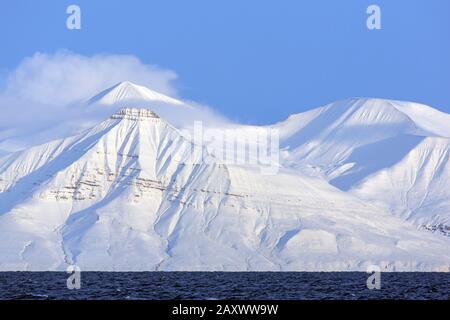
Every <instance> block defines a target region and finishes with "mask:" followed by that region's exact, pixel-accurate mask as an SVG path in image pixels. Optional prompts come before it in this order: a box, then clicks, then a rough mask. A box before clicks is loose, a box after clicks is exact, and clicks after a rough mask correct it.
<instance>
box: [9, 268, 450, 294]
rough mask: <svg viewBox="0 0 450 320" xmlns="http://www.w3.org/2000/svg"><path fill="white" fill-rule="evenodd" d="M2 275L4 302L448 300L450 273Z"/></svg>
mask: <svg viewBox="0 0 450 320" xmlns="http://www.w3.org/2000/svg"><path fill="white" fill-rule="evenodd" d="M69 276H70V275H69V274H67V273H63V272H0V299H113V300H116V299H120V300H122V299H124V300H128V299H131V300H133V299H158V300H160V299H211V300H214V299H276V300H291V299H295V300H298V299H408V300H410V299H421V300H422V299H439V300H442V299H445V300H448V299H450V274H448V273H382V274H381V288H380V289H379V290H376V289H373V290H369V289H368V288H367V285H366V282H367V278H368V277H369V276H370V275H369V274H366V273H361V272H344V273H339V272H336V273H320V272H317V273H314V272H313V273H309V272H285V273H282V272H236V273H229V272H82V273H81V278H80V279H81V288H80V289H78V290H77V289H73V290H69V289H68V288H67V278H68V277H69Z"/></svg>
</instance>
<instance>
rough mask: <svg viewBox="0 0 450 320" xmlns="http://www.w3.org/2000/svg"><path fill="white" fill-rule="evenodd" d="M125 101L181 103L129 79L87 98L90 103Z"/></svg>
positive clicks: (107, 103)
mask: <svg viewBox="0 0 450 320" xmlns="http://www.w3.org/2000/svg"><path fill="white" fill-rule="evenodd" d="M127 101H152V102H164V103H170V104H174V105H181V104H183V102H181V101H180V100H177V99H175V98H171V97H169V96H166V95H164V94H162V93H159V92H156V91H153V90H151V89H149V88H147V87H144V86H140V85H137V84H134V83H132V82H130V81H124V82H120V83H118V84H116V85H115V86H113V87H111V88H108V89H106V90H104V91H102V92H100V93H99V94H97V95H96V96H94V97H92V98H91V99H89V103H91V104H92V103H98V104H104V105H113V104H117V103H126V102H127Z"/></svg>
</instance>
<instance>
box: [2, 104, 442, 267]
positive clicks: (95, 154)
mask: <svg viewBox="0 0 450 320" xmlns="http://www.w3.org/2000/svg"><path fill="white" fill-rule="evenodd" d="M297 121H298V123H297ZM276 126H278V127H279V128H280V129H284V134H283V135H282V136H283V143H285V144H286V145H289V146H290V151H289V155H288V157H287V159H286V163H289V165H290V166H287V167H286V168H280V171H279V173H278V174H276V175H272V176H268V175H261V173H260V171H259V170H258V169H257V168H254V167H248V166H245V165H241V166H233V165H224V164H220V163H218V162H216V161H215V160H214V158H213V157H212V156H210V155H209V154H208V152H207V151H206V147H204V146H198V145H193V144H192V143H191V142H190V141H188V140H186V139H185V138H184V137H183V136H181V135H180V134H179V132H178V131H177V130H176V129H175V128H174V127H172V126H171V125H170V124H168V123H167V122H166V121H165V120H164V119H161V118H160V117H158V116H157V115H156V114H155V113H153V112H152V111H151V110H143V109H136V108H125V109H122V110H121V111H119V112H118V113H116V114H114V115H112V116H111V117H110V118H109V119H106V120H105V121H103V122H101V123H100V124H98V125H97V126H95V127H93V128H92V129H89V130H87V131H85V132H83V133H81V134H78V135H76V136H73V137H69V138H66V139H62V140H57V141H52V142H49V143H47V144H44V145H40V146H36V147H33V148H30V149H28V150H25V151H22V152H18V153H14V154H11V155H8V156H6V157H4V158H1V159H0V270H65V268H66V267H67V265H69V264H76V265H78V266H79V267H80V268H81V269H82V270H116V271H118V270H120V271H125V270H126V271H134V270H227V271H237V270H296V271H301V270H308V271H331V270H334V271H344V270H361V271H365V270H366V267H367V266H368V265H372V264H378V265H380V266H381V267H382V268H383V270H386V271H393V270H397V271H417V270H422V271H450V237H444V236H441V235H440V234H438V233H432V232H428V231H426V230H417V228H416V227H415V226H413V225H412V224H411V223H410V222H408V221H405V220H404V218H403V215H402V214H397V213H396V212H397V211H395V210H394V211H395V212H391V211H390V208H389V206H385V205H379V204H378V203H376V201H375V200H373V199H372V198H378V195H377V193H376V191H377V190H378V189H377V188H381V187H383V188H386V189H389V188H391V189H389V190H388V191H386V192H391V193H392V194H399V195H400V194H401V192H402V191H399V189H398V188H400V189H401V190H403V189H402V188H407V189H408V188H411V186H412V185H414V186H415V187H417V188H416V189H417V190H418V191H417V192H418V193H420V192H422V191H423V190H424V188H429V187H430V186H431V185H433V189H432V190H430V191H429V195H428V198H425V200H424V201H422V202H421V203H422V205H434V202H433V201H434V200H435V199H441V200H442V201H441V204H440V205H441V206H442V207H443V208H444V209H445V208H448V207H445V206H446V205H448V199H449V197H448V194H447V193H445V192H443V191H442V192H439V191H438V189H440V188H442V187H443V186H445V185H446V183H447V184H448V182H447V181H449V180H448V172H449V168H448V152H447V151H448V141H447V140H446V138H442V137H427V136H425V134H428V133H429V132H430V125H427V126H426V127H425V125H423V126H422V127H421V126H420V125H419V124H418V123H416V122H414V121H412V120H411V118H410V116H407V115H406V114H404V113H403V112H402V111H399V109H397V108H392V107H389V106H387V105H386V104H385V103H384V102H382V101H378V100H375V101H371V100H352V101H351V102H350V105H348V104H347V103H346V102H341V103H339V104H338V105H335V106H333V105H332V106H327V107H324V108H321V109H319V110H316V111H313V112H310V113H308V114H307V115H306V116H293V117H291V118H290V119H288V120H287V122H286V124H283V123H279V124H277V125H276ZM284 126H286V127H284ZM362 130H363V132H366V134H365V135H362V134H357V133H358V132H361V131H362ZM436 130H438V129H436ZM439 130H440V129H439ZM441 135H443V133H442V134H441ZM411 137H412V138H411ZM397 138H398V139H400V141H399V142H396V141H395V139H397ZM389 139H394V142H393V143H394V145H395V146H398V145H401V144H403V142H404V140H403V139H405V141H408V142H409V144H408V146H409V145H411V146H412V147H411V148H412V149H413V151H409V149H408V148H407V147H405V150H399V151H398V154H397V155H396V156H395V159H396V161H392V163H391V162H389V163H385V162H383V161H381V164H379V163H376V161H374V160H373V159H372V158H371V157H370V156H367V154H366V152H365V151H364V152H362V154H361V155H358V154H356V155H355V152H357V151H360V148H364V147H366V146H372V145H373V144H375V145H376V146H378V147H379V144H381V146H383V144H384V143H389V141H390V140H389ZM408 139H409V140H408ZM386 140H388V142H386ZM423 143H425V145H424V146H422V147H421V144H423ZM302 148H304V149H306V150H302ZM367 152H371V149H370V148H369V151H367ZM411 152H417V153H419V155H418V156H417V157H418V158H417V157H416V156H411V159H410V160H409V162H408V166H407V165H403V164H402V163H401V161H408V157H407V155H408V154H409V153H411ZM427 152H428V154H427V155H423V154H426V153H427ZM352 156H353V158H352ZM378 158H381V157H378ZM348 159H353V160H352V161H354V162H355V163H354V164H353V165H351V166H347V167H346V168H347V170H341V171H339V172H340V174H338V175H335V177H336V179H337V178H338V177H340V176H342V175H344V174H349V171H350V172H351V170H353V169H354V168H356V169H358V168H360V167H361V166H364V163H363V162H364V161H368V163H371V162H370V161H369V160H371V161H372V160H373V161H372V162H373V163H372V164H371V166H372V167H370V168H369V169H364V168H363V169H358V170H368V171H367V172H368V173H367V172H366V173H365V174H363V175H362V176H361V177H358V179H354V181H358V182H362V181H364V184H362V185H361V187H359V188H356V187H355V185H354V184H353V183H351V182H347V183H348V188H349V189H350V190H351V191H350V192H345V191H343V190H339V189H338V188H336V187H334V186H332V185H330V184H329V183H328V181H327V180H326V179H323V176H326V175H327V174H329V173H330V172H331V171H332V170H331V169H333V168H335V170H334V171H336V170H337V168H339V166H342V165H345V163H346V161H348ZM425 159H426V160H427V161H425ZM386 161H387V160H386ZM418 161H419V162H420V163H417V162H418ZM311 165H314V166H317V168H318V169H317V172H318V173H320V174H317V176H311V174H310V172H309V171H308V172H307V173H305V172H304V171H303V170H302V168H303V166H311ZM396 166H398V167H399V169H397V170H396V169H395V168H396ZM388 167H389V168H390V169H392V170H393V171H395V173H391V172H386V173H385V174H384V175H383V172H382V170H381V168H383V169H386V168H388ZM410 167H411V169H408V168H410ZM422 168H424V169H422ZM425 168H426V169H425ZM402 170H406V171H408V170H413V171H414V170H415V171H414V172H415V173H414V174H415V175H416V176H417V177H418V176H419V175H420V177H421V178H423V179H422V180H423V182H420V183H419V184H417V181H422V180H420V179H418V178H416V176H409V177H410V178H411V179H410V180H408V181H407V182H408V183H399V184H392V185H391V184H388V183H385V182H380V183H378V182H377V181H378V180H377V179H381V180H383V179H386V178H385V176H388V177H393V178H392V179H393V181H398V182H401V181H403V180H402V179H406V177H407V175H406V174H405V173H400V175H401V177H402V178H398V177H397V176H395V175H397V171H402ZM428 170H430V171H433V170H434V171H433V174H428V175H426V176H425V175H424V174H423V172H428ZM419 172H420V173H419ZM377 173H378V174H379V175H382V176H381V178H377ZM394 174H395V175H394ZM369 176H370V177H371V176H374V178H373V180H371V181H373V182H371V181H370V180H367V179H366V178H367V177H369ZM367 183H369V185H368V187H365V186H366V184H367ZM370 183H372V184H373V185H374V186H371V185H370ZM423 184H425V185H426V187H424V186H422V185H423ZM419 187H420V188H419ZM352 188H356V189H352ZM427 190H429V189H427ZM380 192H382V193H383V192H384V191H380ZM417 192H416V194H417ZM399 197H400V198H401V200H402V201H403V200H404V197H403V196H399ZM361 198H362V199H368V200H369V201H367V200H361ZM394 198H395V197H394ZM411 198H416V197H414V196H413V197H411ZM382 199H384V200H386V201H391V200H389V199H387V198H386V197H382ZM392 201H394V202H395V203H401V202H399V201H400V200H398V199H397V198H395V199H393V200H392ZM372 203H373V204H372ZM406 203H407V204H408V205H410V204H411V202H410V201H406ZM417 207H420V208H422V207H421V206H420V205H417V203H416V206H415V207H414V209H415V211H414V213H410V216H411V217H416V218H417V216H421V215H422V214H421V213H420V210H419V211H418V210H417V209H416V208H417ZM411 208H413V207H411ZM433 210H434V207H433ZM445 210H447V209H445ZM398 212H401V210H398ZM433 212H434V211H433ZM442 212H443V213H442V214H440V215H439V217H441V216H442V215H444V216H445V214H444V213H445V212H446V214H447V217H448V210H447V211H442ZM393 213H395V214H393ZM426 216H427V217H428V215H426ZM406 218H408V217H406ZM433 219H435V217H433ZM425 220H427V219H425ZM433 221H440V222H445V221H447V220H445V219H444V220H442V219H441V220H433ZM421 223H423V221H421Z"/></svg>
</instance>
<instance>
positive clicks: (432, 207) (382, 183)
mask: <svg viewBox="0 0 450 320" xmlns="http://www.w3.org/2000/svg"><path fill="white" fill-rule="evenodd" d="M274 127H276V128H279V129H280V132H282V134H281V136H282V139H283V141H282V146H283V147H285V148H287V149H288V152H287V154H286V155H285V157H284V165H285V166H288V167H292V168H296V169H297V170H300V171H303V172H308V173H309V174H314V175H318V176H321V177H323V178H325V179H327V180H328V181H329V182H330V183H331V184H332V185H334V186H336V187H338V188H340V189H341V190H343V191H346V192H350V193H352V194H354V195H356V196H358V197H359V198H361V199H363V200H365V201H370V202H371V203H373V204H376V205H377V206H379V207H380V208H382V209H383V210H385V211H387V212H390V213H391V214H393V215H396V216H400V217H403V218H404V219H407V220H409V221H411V222H413V223H414V224H415V225H416V226H417V227H418V228H426V229H429V230H432V231H437V232H438V233H442V234H444V235H446V234H447V235H450V206H449V201H450V193H449V192H448V191H447V190H449V189H450V188H449V187H450V183H449V181H450V180H449V177H450V173H449V168H450V165H449V156H448V154H449V143H450V115H448V114H445V113H442V112H440V111H437V110H435V109H433V108H431V107H428V106H425V105H421V104H417V103H412V102H401V101H391V100H382V99H367V98H354V99H349V100H344V101H339V102H336V103H332V104H329V105H327V106H324V107H321V108H318V109H314V110H312V111H308V112H305V113H301V114H298V115H293V116H291V117H289V118H288V119H287V120H286V121H284V122H281V123H278V124H276V125H275V126H274Z"/></svg>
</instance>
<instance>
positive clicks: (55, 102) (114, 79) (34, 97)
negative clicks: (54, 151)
mask: <svg viewBox="0 0 450 320" xmlns="http://www.w3.org/2000/svg"><path fill="white" fill-rule="evenodd" d="M176 79H177V74H176V73H175V72H174V71H171V70H166V69H162V68H160V67H157V66H153V65H147V64H144V63H143V62H141V61H140V60H139V59H138V58H136V57H134V56H132V55H109V54H100V55H94V56H83V55H80V54H75V53H71V52H68V51H59V52H57V53H55V54H44V53H36V54H34V55H33V56H32V57H28V58H25V59H24V60H23V61H22V62H21V63H20V64H19V66H18V67H17V68H16V69H15V70H12V71H11V72H9V73H8V74H6V75H4V77H3V78H2V79H0V83H3V84H4V85H3V90H2V91H1V92H0V110H1V114H2V116H1V117H0V156H1V155H2V153H5V152H11V151H16V150H20V149H23V148H26V147H28V146H31V145H35V144H38V143H43V142H46V141H49V140H52V139H56V138H60V137H64V136H68V135H71V134H74V133H76V132H79V131H81V130H83V129H86V128H88V127H91V126H93V125H95V124H96V123H97V122H99V121H101V120H102V119H104V118H106V117H107V116H109V115H110V114H111V113H113V112H115V109H118V108H121V107H123V106H111V107H106V106H100V105H87V104H86V102H87V100H88V99H89V98H91V97H92V96H94V95H95V94H97V93H99V92H100V91H102V90H104V89H106V88H109V87H111V86H113V85H115V84H117V83H119V82H121V81H125V80H128V81H131V82H134V83H136V84H140V85H143V86H146V87H148V88H150V89H152V90H155V91H158V92H160V93H163V94H166V95H169V96H172V97H177V96H178V94H177V90H176V88H175V86H174V80H176ZM188 104H189V105H190V106H191V107H192V109H183V108H170V107H169V108H168V107H167V105H159V104H154V105H152V106H151V107H152V108H153V109H154V111H156V112H157V113H158V114H159V115H160V116H161V117H163V118H165V119H166V120H168V121H169V122H170V123H172V124H173V125H175V126H177V127H190V126H192V124H193V122H194V121H195V120H203V122H204V123H205V124H206V125H208V124H209V125H212V126H215V125H219V124H221V123H224V122H227V120H226V119H225V118H223V117H222V116H220V115H218V114H217V113H216V112H214V111H213V110H212V109H211V108H209V107H206V106H202V105H198V104H196V103H194V102H188Z"/></svg>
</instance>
